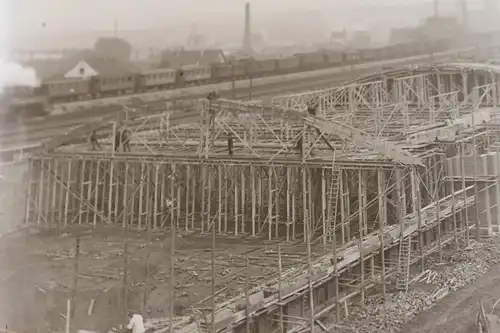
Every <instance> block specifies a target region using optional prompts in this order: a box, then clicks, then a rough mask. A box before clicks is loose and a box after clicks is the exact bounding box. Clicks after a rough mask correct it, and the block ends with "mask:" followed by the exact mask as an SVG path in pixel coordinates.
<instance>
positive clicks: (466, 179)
mask: <svg viewBox="0 0 500 333" xmlns="http://www.w3.org/2000/svg"><path fill="white" fill-rule="evenodd" d="M446 163H447V165H446V168H447V171H448V175H449V176H450V177H451V180H452V181H453V186H454V187H455V189H460V188H462V187H463V185H464V184H465V185H466V186H470V185H475V186H476V187H477V193H478V202H477V205H476V207H474V208H472V209H469V211H468V219H469V221H475V220H476V218H479V220H480V226H481V232H482V233H483V234H491V233H492V232H497V231H500V209H499V207H498V198H500V177H499V176H500V171H499V166H500V154H499V153H496V152H494V153H486V154H482V155H476V156H473V155H469V156H463V157H462V156H455V157H452V158H448V159H447V161H446ZM476 210H477V211H476Z"/></svg>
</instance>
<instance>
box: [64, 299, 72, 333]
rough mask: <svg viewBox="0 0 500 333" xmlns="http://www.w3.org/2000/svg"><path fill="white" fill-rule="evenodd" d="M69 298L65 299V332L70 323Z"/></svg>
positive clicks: (67, 332) (67, 330)
mask: <svg viewBox="0 0 500 333" xmlns="http://www.w3.org/2000/svg"><path fill="white" fill-rule="evenodd" d="M70 318H71V300H69V299H68V300H67V301H66V329H65V333H69V329H70V324H71V319H70Z"/></svg>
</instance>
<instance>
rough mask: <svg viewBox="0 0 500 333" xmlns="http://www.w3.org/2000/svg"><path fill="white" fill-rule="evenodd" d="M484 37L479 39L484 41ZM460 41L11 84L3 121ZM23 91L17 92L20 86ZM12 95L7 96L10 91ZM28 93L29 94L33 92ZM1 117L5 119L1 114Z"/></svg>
mask: <svg viewBox="0 0 500 333" xmlns="http://www.w3.org/2000/svg"><path fill="white" fill-rule="evenodd" d="M481 37H482V38H479V37H477V38H475V42H476V43H480V42H481V40H482V39H484V38H485V37H484V36H481ZM454 46H456V41H455V40H453V39H446V40H434V41H428V42H421V43H404V44H396V45H389V46H385V47H378V48H369V49H368V48H367V49H359V50H343V51H340V50H326V49H324V50H319V51H316V52H312V53H300V54H295V55H293V56H289V57H279V58H276V59H256V58H244V59H239V60H233V61H231V62H224V63H218V64H212V65H209V66H182V67H180V68H157V69H148V70H139V71H135V72H130V71H129V70H126V69H125V68H124V70H123V73H114V75H113V77H112V78H110V77H104V76H101V75H95V76H91V77H84V78H83V77H82V78H64V79H57V80H45V81H44V82H42V84H41V85H40V86H39V87H36V88H31V93H30V94H26V89H27V88H26V87H12V89H9V91H8V93H6V92H5V91H4V93H3V95H4V96H0V101H2V103H1V105H2V112H1V113H0V116H1V117H2V118H3V120H4V121H6V120H7V121H10V120H13V119H17V121H19V118H22V119H25V118H31V117H37V116H43V115H45V114H46V113H47V111H46V110H47V109H48V106H49V105H51V104H58V103H69V102H75V101H84V100H92V99H100V98H106V97H113V96H122V95H127V94H138V93H139V94H140V93H146V92H149V91H155V90H169V89H178V88H183V87H189V86H197V85H205V84H212V83H220V82H228V81H232V80H244V79H250V78H259V77H266V76H276V75H283V74H291V73H297V72H305V71H312V70H319V69H325V68H332V67H343V66H355V65H359V64H363V63H369V62H375V61H384V60H391V59H398V58H406V57H412V56H419V55H420V56H421V55H426V54H429V55H430V54H433V53H439V52H445V51H448V50H450V49H452V48H453V47H454ZM18 88H19V89H20V90H22V96H20V97H19V96H17V95H18V94H17V93H16V91H17V89H18ZM5 95H8V96H5ZM28 95H29V96H28ZM0 120H1V119H0Z"/></svg>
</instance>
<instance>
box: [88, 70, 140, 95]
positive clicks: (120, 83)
mask: <svg viewBox="0 0 500 333" xmlns="http://www.w3.org/2000/svg"><path fill="white" fill-rule="evenodd" d="M136 82H137V75H134V74H126V75H117V76H104V77H103V76H98V79H97V82H96V89H98V92H99V94H101V95H103V96H109V95H114V94H117V95H121V94H125V93H129V92H135V90H136V86H137V84H136Z"/></svg>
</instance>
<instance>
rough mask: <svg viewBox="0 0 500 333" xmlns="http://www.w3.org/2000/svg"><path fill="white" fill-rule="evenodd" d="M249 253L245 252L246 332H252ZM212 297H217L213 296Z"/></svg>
mask: <svg viewBox="0 0 500 333" xmlns="http://www.w3.org/2000/svg"><path fill="white" fill-rule="evenodd" d="M248 278H249V276H248V254H245V327H246V333H250V300H249V299H248ZM212 298H215V296H214V297H212Z"/></svg>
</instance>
